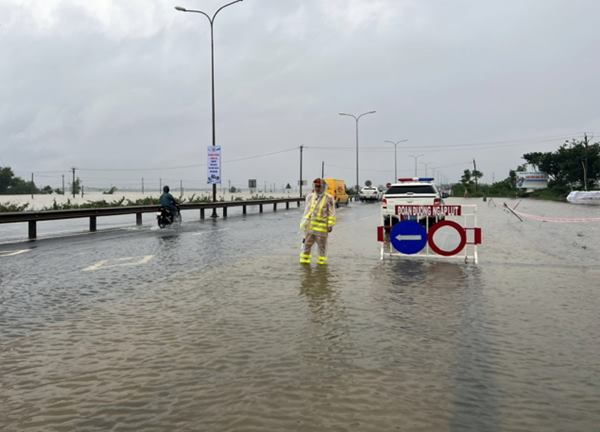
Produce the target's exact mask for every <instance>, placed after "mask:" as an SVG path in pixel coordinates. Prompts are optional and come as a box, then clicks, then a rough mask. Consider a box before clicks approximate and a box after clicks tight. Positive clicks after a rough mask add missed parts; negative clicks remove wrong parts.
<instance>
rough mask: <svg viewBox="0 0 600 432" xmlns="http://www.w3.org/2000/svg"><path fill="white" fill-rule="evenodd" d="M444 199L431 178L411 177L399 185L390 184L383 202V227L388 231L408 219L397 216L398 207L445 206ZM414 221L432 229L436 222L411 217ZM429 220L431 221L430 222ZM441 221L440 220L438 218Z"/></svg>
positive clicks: (431, 219) (399, 181)
mask: <svg viewBox="0 0 600 432" xmlns="http://www.w3.org/2000/svg"><path fill="white" fill-rule="evenodd" d="M443 204H444V202H443V199H442V196H441V194H440V191H439V190H438V189H437V187H436V186H435V184H434V182H433V178H431V177H409V178H400V179H398V183H393V184H390V185H389V187H388V189H387V190H386V191H385V193H384V194H383V199H382V202H381V215H382V218H383V225H384V226H385V227H386V229H387V230H389V229H391V227H392V226H394V225H395V224H397V223H398V222H400V221H401V220H405V219H408V217H406V218H405V217H401V216H398V215H396V206H397V205H443ZM410 219H412V220H417V221H418V222H419V223H421V224H423V225H425V226H429V227H431V226H432V225H433V224H434V223H435V222H436V220H435V218H432V217H430V218H427V217H421V218H418V217H417V216H412V217H410ZM428 219H429V220H428ZM438 220H440V218H438Z"/></svg>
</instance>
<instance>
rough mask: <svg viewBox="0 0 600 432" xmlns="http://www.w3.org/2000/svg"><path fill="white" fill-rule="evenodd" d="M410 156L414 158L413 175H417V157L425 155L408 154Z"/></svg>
mask: <svg viewBox="0 0 600 432" xmlns="http://www.w3.org/2000/svg"><path fill="white" fill-rule="evenodd" d="M409 156H410V157H411V158H414V159H415V177H418V175H417V159H419V158H420V157H421V156H425V155H423V154H420V155H409Z"/></svg>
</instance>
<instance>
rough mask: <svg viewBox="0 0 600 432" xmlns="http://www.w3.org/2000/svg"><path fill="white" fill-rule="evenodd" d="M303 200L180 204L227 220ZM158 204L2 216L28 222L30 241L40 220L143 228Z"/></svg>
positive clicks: (93, 226)
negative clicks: (120, 221) (126, 218)
mask: <svg viewBox="0 0 600 432" xmlns="http://www.w3.org/2000/svg"><path fill="white" fill-rule="evenodd" d="M303 201H304V198H300V197H296V198H273V199H264V200H246V201H218V202H203V203H186V204H181V206H180V208H181V210H194V209H199V210H200V219H204V218H205V212H206V210H207V209H208V210H212V209H221V210H222V216H223V217H224V218H226V217H227V209H228V208H231V207H242V213H243V214H246V213H247V209H248V207H257V206H258V209H259V212H260V213H262V212H263V207H264V206H268V205H272V206H273V211H277V205H278V204H285V208H286V209H289V208H290V203H296V204H297V206H298V207H300V203H301V202H303ZM159 208H160V206H159V205H143V206H122V207H104V208H88V209H72V210H46V211H37V212H10V213H0V224H4V223H25V222H27V223H28V225H29V240H35V239H36V238H37V223H38V222H41V221H53V220H62V219H78V218H90V231H91V232H94V231H96V222H97V218H98V217H102V216H118V215H125V214H135V221H136V225H142V214H143V213H156V212H158V210H159Z"/></svg>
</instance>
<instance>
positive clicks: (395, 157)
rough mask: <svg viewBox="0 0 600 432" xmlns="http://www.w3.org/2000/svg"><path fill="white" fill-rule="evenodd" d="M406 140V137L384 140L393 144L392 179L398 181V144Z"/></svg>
mask: <svg viewBox="0 0 600 432" xmlns="http://www.w3.org/2000/svg"><path fill="white" fill-rule="evenodd" d="M406 141H408V139H402V140H399V141H392V140H385V142H386V143H390V144H394V181H393V183H396V182H397V181H398V156H397V155H398V144H400V143H403V142H406Z"/></svg>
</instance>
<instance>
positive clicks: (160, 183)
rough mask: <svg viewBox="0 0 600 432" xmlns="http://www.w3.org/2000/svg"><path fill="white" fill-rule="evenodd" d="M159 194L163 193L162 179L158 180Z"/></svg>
mask: <svg viewBox="0 0 600 432" xmlns="http://www.w3.org/2000/svg"><path fill="white" fill-rule="evenodd" d="M158 193H162V178H160V179H158Z"/></svg>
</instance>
